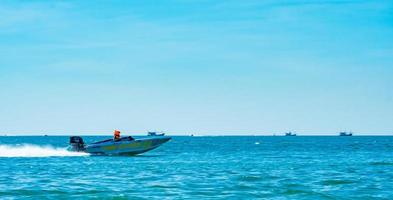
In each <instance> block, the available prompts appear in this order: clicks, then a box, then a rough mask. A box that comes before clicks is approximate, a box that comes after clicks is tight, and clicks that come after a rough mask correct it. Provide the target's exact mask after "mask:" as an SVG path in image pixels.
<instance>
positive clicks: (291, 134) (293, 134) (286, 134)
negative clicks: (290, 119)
mask: <svg viewBox="0 0 393 200" xmlns="http://www.w3.org/2000/svg"><path fill="white" fill-rule="evenodd" d="M285 136H296V134H295V133H292V132H288V133H285Z"/></svg>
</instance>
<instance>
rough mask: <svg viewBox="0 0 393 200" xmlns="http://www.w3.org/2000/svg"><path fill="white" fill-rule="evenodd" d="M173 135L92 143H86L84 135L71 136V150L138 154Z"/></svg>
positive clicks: (102, 153) (108, 153)
mask: <svg viewBox="0 0 393 200" xmlns="http://www.w3.org/2000/svg"><path fill="white" fill-rule="evenodd" d="M170 139H171V137H168V136H156V137H144V138H137V139H134V138H133V137H131V136H129V137H121V138H119V139H116V140H114V139H107V140H102V141H98V142H94V143H91V144H85V143H84V141H83V139H82V137H79V136H72V137H70V145H69V147H68V150H69V151H74V152H85V153H89V154H92V155H137V154H141V153H144V152H147V151H150V150H153V149H155V148H157V147H159V146H161V145H162V144H164V143H165V142H167V141H169V140H170Z"/></svg>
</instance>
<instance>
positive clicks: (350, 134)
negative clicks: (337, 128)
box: [339, 132, 353, 136]
mask: <svg viewBox="0 0 393 200" xmlns="http://www.w3.org/2000/svg"><path fill="white" fill-rule="evenodd" d="M352 135H353V134H352V132H349V133H347V132H340V135H339V136H352Z"/></svg>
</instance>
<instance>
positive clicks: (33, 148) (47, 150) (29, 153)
mask: <svg viewBox="0 0 393 200" xmlns="http://www.w3.org/2000/svg"><path fill="white" fill-rule="evenodd" d="M86 155H88V154H86V153H80V152H70V151H67V150H66V149H65V148H55V147H53V146H39V145H33V144H21V145H0V157H51V156H60V157H62V156H86Z"/></svg>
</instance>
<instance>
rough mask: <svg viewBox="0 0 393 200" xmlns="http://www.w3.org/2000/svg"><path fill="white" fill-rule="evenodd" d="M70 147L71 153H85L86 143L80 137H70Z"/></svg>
mask: <svg viewBox="0 0 393 200" xmlns="http://www.w3.org/2000/svg"><path fill="white" fill-rule="evenodd" d="M70 147H71V149H70V150H71V151H76V152H81V151H85V150H86V149H85V143H84V142H83V139H82V138H81V137H79V136H71V137H70Z"/></svg>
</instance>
